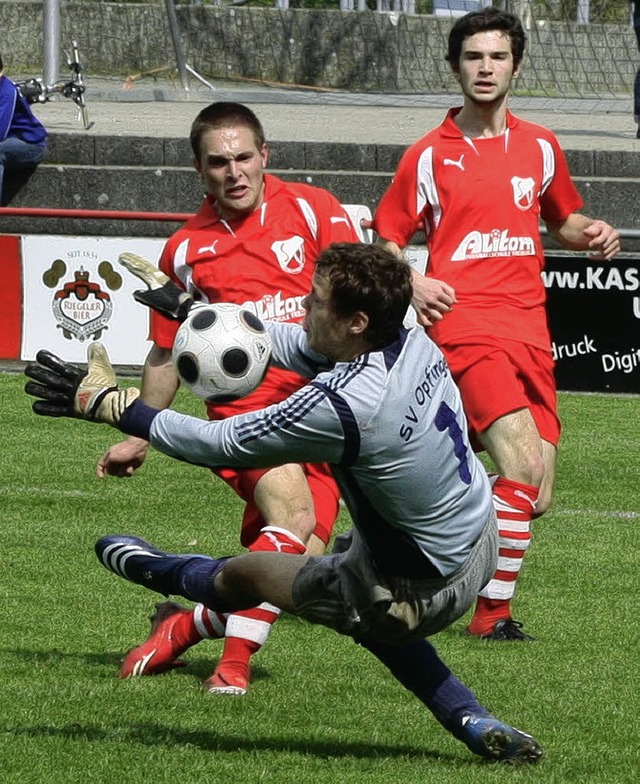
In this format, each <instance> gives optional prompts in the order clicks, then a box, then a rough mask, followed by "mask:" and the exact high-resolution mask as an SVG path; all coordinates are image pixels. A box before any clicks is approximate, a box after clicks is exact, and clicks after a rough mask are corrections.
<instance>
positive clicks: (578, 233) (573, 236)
mask: <svg viewBox="0 0 640 784" xmlns="http://www.w3.org/2000/svg"><path fill="white" fill-rule="evenodd" d="M547 229H548V230H549V233H550V234H551V235H552V236H553V237H554V239H555V240H557V241H558V242H559V243H560V244H561V245H562V246H563V247H565V248H568V249H569V250H589V251H593V253H594V258H596V259H604V260H606V261H609V260H610V259H612V258H613V257H614V256H615V255H616V254H617V253H619V252H620V232H619V231H618V230H617V229H615V228H614V227H613V226H611V225H610V224H608V223H606V222H605V221H602V220H594V219H593V218H589V217H587V216H586V215H581V214H580V213H579V212H572V213H571V215H569V217H568V218H566V219H565V220H564V221H547Z"/></svg>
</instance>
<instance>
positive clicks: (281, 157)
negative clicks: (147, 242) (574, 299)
mask: <svg viewBox="0 0 640 784" xmlns="http://www.w3.org/2000/svg"><path fill="white" fill-rule="evenodd" d="M403 149H404V148H403V147H402V146H400V145H382V144H364V145H363V144H350V143H343V144H329V143H324V142H273V143H272V144H271V145H270V165H269V170H270V171H271V172H273V173H274V174H278V175H279V176H280V177H283V178H284V179H287V180H292V181H298V182H311V183H312V184H314V185H317V186H319V187H322V188H327V189H328V190H329V191H331V192H332V193H334V194H335V195H336V196H337V197H338V199H340V201H342V202H343V203H345V204H364V205H366V206H368V207H369V209H370V210H371V211H372V212H373V211H374V210H375V207H376V205H377V203H378V201H379V199H380V197H381V196H382V194H383V193H384V191H385V190H386V188H387V187H388V185H389V183H390V181H391V177H392V173H393V171H394V170H395V167H396V165H397V163H398V160H399V158H400V155H401V154H402V151H403ZM567 160H568V163H569V166H570V169H571V171H572V172H574V174H575V181H576V185H577V187H578V190H579V191H580V193H581V195H582V197H583V198H584V200H585V212H586V213H587V214H589V215H597V216H598V217H600V218H603V219H604V220H608V221H610V222H611V223H613V224H614V225H616V226H621V227H626V228H630V229H636V230H640V213H639V212H638V208H637V203H638V199H637V195H638V193H639V191H640V156H638V154H637V153H635V152H620V151H617V152H606V151H602V150H594V151H589V150H568V151H567ZM201 198H202V184H201V182H200V179H199V178H198V177H197V176H196V174H195V171H194V170H193V167H192V165H191V151H190V149H189V144H188V141H187V140H186V139H176V138H165V139H162V138H148V137H126V136H124V137H123V136H90V135H87V136H82V135H78V134H52V135H51V137H50V143H49V149H48V152H47V161H46V163H44V164H41V165H40V166H39V167H38V169H37V170H36V173H35V174H34V175H33V177H32V178H31V179H30V180H29V181H28V183H27V184H26V185H25V186H24V187H23V188H22V190H20V191H19V193H18V194H17V195H16V196H15V198H13V199H12V201H11V206H12V207H55V208H58V209H85V210H96V209H98V210H131V211H140V212H174V213H175V212H182V213H187V212H195V210H196V209H197V208H198V205H199V203H200V200H201ZM176 228H177V224H176V225H173V224H167V223H158V222H152V223H140V222H135V223H134V222H131V221H128V222H125V223H123V222H120V221H119V222H111V223H109V222H105V221H98V220H82V221H80V220H67V219H41V218H38V219H34V218H25V217H10V216H6V215H3V216H2V231H3V232H4V233H18V234H20V233H23V234H29V233H52V234H56V233H60V234H109V235H121V234H132V235H137V236H167V235H168V234H169V233H170V232H171V231H174V230H175V229H176ZM636 245H637V243H628V242H625V246H627V247H628V249H631V247H632V246H633V247H635V246H636Z"/></svg>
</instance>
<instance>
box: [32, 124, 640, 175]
mask: <svg viewBox="0 0 640 784" xmlns="http://www.w3.org/2000/svg"><path fill="white" fill-rule="evenodd" d="M269 149H270V156H269V166H270V168H272V169H296V170H304V169H320V170H335V169H344V170H349V171H376V172H388V173H392V172H393V171H394V170H395V168H396V166H397V164H398V161H399V160H400V156H401V155H402V153H403V152H404V150H405V149H406V148H405V145H401V144H361V143H354V142H301V141H286V142H279V141H276V142H271V143H270V145H269ZM565 154H566V156H567V161H568V163H569V168H570V169H571V172H572V173H573V175H574V176H576V177H580V176H581V177H640V155H638V152H637V150H613V149H612V150H602V149H590V150H588V149H582V148H575V149H574V148H571V147H566V148H565ZM192 160H193V153H192V151H191V147H190V145H189V142H188V140H187V139H186V138H173V137H164V138H161V137H150V136H121V135H120V136H116V135H113V136H109V135H106V136H97V135H96V136H91V135H84V136H83V135H79V134H71V133H52V134H50V136H49V147H48V152H47V161H48V162H49V163H52V164H53V163H59V164H74V165H81V164H82V165H95V166H158V167H164V166H191V162H192Z"/></svg>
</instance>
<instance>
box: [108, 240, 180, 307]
mask: <svg viewBox="0 0 640 784" xmlns="http://www.w3.org/2000/svg"><path fill="white" fill-rule="evenodd" d="M118 261H119V262H120V264H122V266H123V267H125V268H126V269H127V270H129V272H130V273H131V274H132V275H135V276H136V277H137V278H140V280H141V281H143V282H144V283H146V285H147V288H148V291H134V292H133V298H134V299H135V300H136V302H140V303H141V304H142V305H146V306H147V307H148V308H151V310H155V311H156V312H158V313H161V314H162V315H163V316H166V317H167V318H171V319H174V320H175V321H184V320H185V319H186V317H187V315H188V313H189V310H190V309H191V306H192V305H193V297H192V296H191V294H189V293H188V292H186V291H185V290H184V289H181V288H180V286H178V285H176V284H175V283H174V282H173V281H172V280H171V278H169V277H168V276H167V275H165V274H164V272H161V270H159V269H158V268H157V267H154V265H153V264H152V263H151V262H150V261H147V260H146V259H143V258H142V256H137V255H136V254H135V253H121V254H120V255H119V256H118Z"/></svg>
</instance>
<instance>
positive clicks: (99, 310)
mask: <svg viewBox="0 0 640 784" xmlns="http://www.w3.org/2000/svg"><path fill="white" fill-rule="evenodd" d="M66 274H67V265H66V264H65V262H64V261H62V260H61V259H56V260H55V261H54V262H53V263H52V265H51V267H50V268H49V269H48V270H47V271H46V272H45V273H44V275H43V276H42V281H43V283H44V284H45V285H46V286H48V287H49V288H56V287H57V286H58V285H59V282H60V280H61V279H62V278H63V277H64V276H65V275H66ZM98 274H99V275H100V276H101V277H102V278H103V280H104V282H105V283H106V285H107V287H108V288H110V289H111V290H115V289H118V288H120V286H121V285H122V276H121V275H120V274H119V273H117V272H115V270H114V269H113V267H112V265H111V264H110V263H109V262H106V261H103V262H101V263H100V264H99V266H98ZM51 310H52V313H53V317H54V318H55V320H56V321H57V322H58V328H59V329H61V330H62V334H63V335H64V336H65V338H67V339H68V340H73V339H74V338H75V339H76V340H79V341H80V342H81V343H82V342H84V341H85V340H89V339H92V340H98V339H99V338H100V336H101V334H102V332H103V330H105V329H108V328H109V326H108V325H109V321H110V319H111V316H112V314H113V303H112V301H111V296H110V295H109V293H108V292H107V291H105V290H104V289H103V288H102V286H101V285H100V283H97V282H96V281H93V280H91V275H90V273H89V271H88V270H86V269H85V268H84V267H82V266H80V267H79V268H78V269H76V270H74V271H73V278H72V280H68V281H67V282H66V283H63V285H62V286H60V287H59V288H57V290H56V291H55V293H54V295H53V302H52V305H51Z"/></svg>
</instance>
